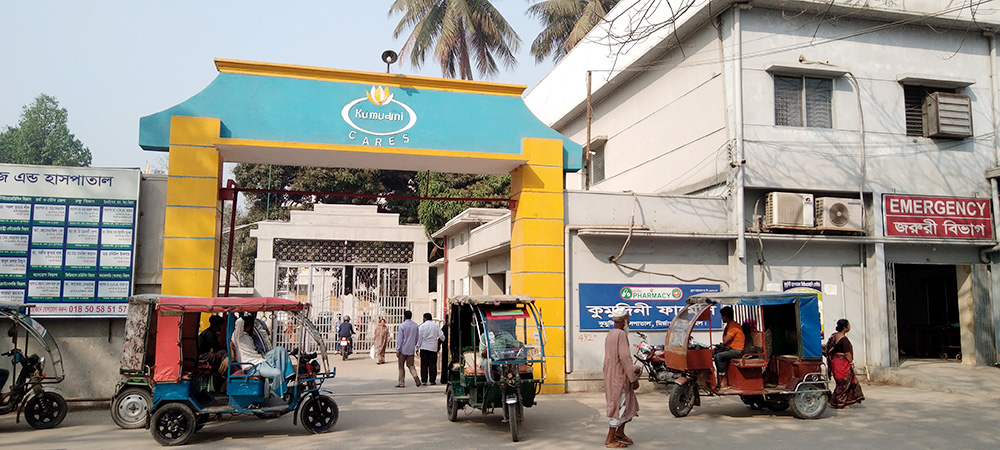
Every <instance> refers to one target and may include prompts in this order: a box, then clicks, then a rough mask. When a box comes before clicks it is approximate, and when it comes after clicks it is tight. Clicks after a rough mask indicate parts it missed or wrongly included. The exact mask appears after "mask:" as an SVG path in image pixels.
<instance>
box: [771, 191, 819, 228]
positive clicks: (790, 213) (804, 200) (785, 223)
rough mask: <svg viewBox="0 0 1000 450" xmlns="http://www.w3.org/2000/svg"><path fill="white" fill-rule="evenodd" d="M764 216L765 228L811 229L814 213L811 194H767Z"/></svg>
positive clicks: (813, 224)
mask: <svg viewBox="0 0 1000 450" xmlns="http://www.w3.org/2000/svg"><path fill="white" fill-rule="evenodd" d="M765 209H766V211H765V214H764V226H766V227H813V226H815V223H814V222H813V221H814V220H815V217H816V216H815V211H814V208H813V195H812V194H796V193H790V192H769V193H768V194H767V206H766V208H765Z"/></svg>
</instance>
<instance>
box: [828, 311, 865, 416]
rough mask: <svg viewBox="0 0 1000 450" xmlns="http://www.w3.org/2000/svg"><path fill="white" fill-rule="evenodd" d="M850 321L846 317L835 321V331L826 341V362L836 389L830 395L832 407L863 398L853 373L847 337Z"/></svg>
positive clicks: (851, 349) (863, 395)
mask: <svg viewBox="0 0 1000 450" xmlns="http://www.w3.org/2000/svg"><path fill="white" fill-rule="evenodd" d="M848 331H851V323H850V322H848V321H847V319H840V320H838V321H837V332H836V333H834V335H833V336H830V340H828V341H827V342H826V358H827V360H826V363H827V366H828V367H829V368H830V372H831V373H832V374H833V379H834V380H836V381H837V389H835V390H834V391H833V395H832V396H830V404H831V405H833V407H834V408H845V407H848V406H849V405H853V404H855V403H860V402H861V401H862V400H864V399H865V394H864V393H863V392H861V384H860V383H859V382H858V377H857V376H856V375H855V374H854V346H852V345H851V340H850V339H847V332H848Z"/></svg>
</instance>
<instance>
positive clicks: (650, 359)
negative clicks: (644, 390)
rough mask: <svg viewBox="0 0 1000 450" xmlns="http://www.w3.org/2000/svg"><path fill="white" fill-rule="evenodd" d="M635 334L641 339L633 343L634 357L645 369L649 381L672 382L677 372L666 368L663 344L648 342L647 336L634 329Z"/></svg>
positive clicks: (667, 383)
mask: <svg viewBox="0 0 1000 450" xmlns="http://www.w3.org/2000/svg"><path fill="white" fill-rule="evenodd" d="M635 334H637V335H639V337H640V338H641V339H642V341H641V342H639V343H638V344H634V345H633V346H634V347H636V350H635V359H636V361H639V364H641V365H642V369H643V370H645V371H646V374H647V376H648V377H649V381H652V382H653V383H658V384H662V385H670V384H671V383H673V381H674V379H675V378H677V373H676V372H672V371H670V370H668V369H667V365H666V364H664V362H663V346H662V345H652V344H650V343H649V342H648V338H647V337H646V335H645V334H643V333H642V332H639V331H636V332H635Z"/></svg>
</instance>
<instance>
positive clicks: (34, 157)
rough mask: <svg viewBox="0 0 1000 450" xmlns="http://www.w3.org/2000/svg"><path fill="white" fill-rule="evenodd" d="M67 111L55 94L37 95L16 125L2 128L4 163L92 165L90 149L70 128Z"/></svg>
mask: <svg viewBox="0 0 1000 450" xmlns="http://www.w3.org/2000/svg"><path fill="white" fill-rule="evenodd" d="M67 115H68V114H67V112H66V109H65V108H60V107H59V102H58V101H56V99H55V97H52V96H49V95H45V94H41V95H39V96H38V97H36V98H35V100H34V101H33V102H32V103H31V104H29V105H25V106H24V107H23V108H22V111H21V121H20V122H19V123H18V124H17V126H16V127H13V128H11V127H7V128H6V129H5V130H4V131H3V132H0V163H10V164H38V165H46V166H51V165H54V166H77V167H86V166H89V165H90V161H91V156H90V149H88V148H87V147H85V146H84V145H83V143H82V142H80V140H79V139H76V138H75V137H74V136H73V134H72V133H70V132H69V127H67V126H66V118H67Z"/></svg>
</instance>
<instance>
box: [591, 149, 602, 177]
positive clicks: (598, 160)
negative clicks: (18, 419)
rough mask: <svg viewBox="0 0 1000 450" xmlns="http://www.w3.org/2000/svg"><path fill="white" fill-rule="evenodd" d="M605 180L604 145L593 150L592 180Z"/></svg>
mask: <svg viewBox="0 0 1000 450" xmlns="http://www.w3.org/2000/svg"><path fill="white" fill-rule="evenodd" d="M603 180H604V145H601V146H600V147H597V148H595V149H593V150H591V155H590V182H591V183H599V182H601V181H603Z"/></svg>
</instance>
